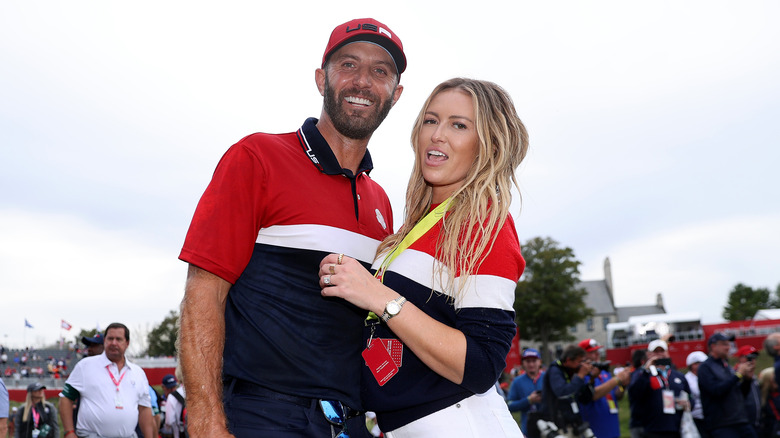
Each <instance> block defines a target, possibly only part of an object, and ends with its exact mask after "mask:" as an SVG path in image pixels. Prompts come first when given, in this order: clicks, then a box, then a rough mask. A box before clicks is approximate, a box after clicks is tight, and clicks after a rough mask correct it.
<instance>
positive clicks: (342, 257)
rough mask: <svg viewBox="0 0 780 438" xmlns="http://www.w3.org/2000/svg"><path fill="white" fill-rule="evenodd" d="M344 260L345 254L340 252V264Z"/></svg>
mask: <svg viewBox="0 0 780 438" xmlns="http://www.w3.org/2000/svg"><path fill="white" fill-rule="evenodd" d="M343 260H344V254H339V260H338V264H339V265H340V264H341V262H342V261H343Z"/></svg>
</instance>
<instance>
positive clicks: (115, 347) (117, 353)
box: [103, 328, 128, 362]
mask: <svg viewBox="0 0 780 438" xmlns="http://www.w3.org/2000/svg"><path fill="white" fill-rule="evenodd" d="M103 345H104V347H105V350H106V357H108V359H109V360H111V361H112V362H116V361H118V360H120V359H122V358H123V357H124V356H125V350H127V346H128V342H127V340H126V339H125V330H124V329H122V328H112V329H109V330H108V332H106V338H105V340H104V341H103Z"/></svg>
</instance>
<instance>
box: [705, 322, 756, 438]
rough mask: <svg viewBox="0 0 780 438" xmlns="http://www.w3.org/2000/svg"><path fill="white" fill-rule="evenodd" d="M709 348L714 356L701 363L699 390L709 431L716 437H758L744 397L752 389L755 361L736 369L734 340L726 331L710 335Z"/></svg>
mask: <svg viewBox="0 0 780 438" xmlns="http://www.w3.org/2000/svg"><path fill="white" fill-rule="evenodd" d="M707 348H709V351H710V356H709V357H708V358H707V360H705V361H704V363H702V364H701V365H700V366H699V389H700V390H701V403H702V408H703V409H704V424H705V427H706V429H707V431H708V432H709V433H710V435H711V436H712V437H713V438H728V437H734V438H737V437H743V438H744V437H748V438H749V437H755V436H756V433H755V430H754V429H753V427H751V426H750V424H749V423H748V417H747V412H745V396H744V394H745V393H747V391H748V390H749V389H750V388H749V385H750V381H749V380H747V379H746V375H748V374H751V375H752V373H753V371H754V370H755V366H756V364H755V362H743V363H740V364H738V365H737V368H736V372H735V370H734V369H732V368H731V367H730V366H729V363H728V361H727V359H728V356H729V350H730V349H731V342H730V341H729V338H728V337H727V336H726V335H724V334H723V333H715V334H713V335H712V336H710V338H709V339H708V340H707Z"/></svg>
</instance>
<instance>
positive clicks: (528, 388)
mask: <svg viewBox="0 0 780 438" xmlns="http://www.w3.org/2000/svg"><path fill="white" fill-rule="evenodd" d="M521 364H522V367H523V371H525V372H524V373H523V374H521V375H519V376H517V377H515V379H514V380H512V385H511V386H510V387H509V396H508V399H509V410H510V411H511V412H518V411H519V412H521V414H520V415H521V418H522V420H521V422H520V429H522V431H523V435H525V436H526V437H528V438H537V437H539V428H537V427H536V420H538V419H539V412H540V411H541V410H542V377H543V376H544V372H543V371H542V370H541V368H542V358H541V356H540V355H539V351H537V350H535V349H533V348H526V349H525V350H524V351H523V353H522V356H521ZM529 420H530V422H531V425H530V426H529V425H528V422H529Z"/></svg>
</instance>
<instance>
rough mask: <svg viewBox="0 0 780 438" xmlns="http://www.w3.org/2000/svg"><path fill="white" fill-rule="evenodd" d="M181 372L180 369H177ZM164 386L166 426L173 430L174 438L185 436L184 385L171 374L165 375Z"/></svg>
mask: <svg viewBox="0 0 780 438" xmlns="http://www.w3.org/2000/svg"><path fill="white" fill-rule="evenodd" d="M176 372H177V373H178V372H179V369H178V368H177V369H176ZM162 383H163V387H164V390H165V400H166V402H165V427H166V429H167V430H170V431H171V436H173V438H179V437H185V436H186V431H185V428H184V427H185V424H184V419H183V416H184V415H183V414H184V407H185V406H186V403H185V398H186V396H187V394H186V393H185V392H184V386H179V381H178V380H177V379H176V377H175V376H172V375H170V374H168V375H166V376H165V377H163V381H162Z"/></svg>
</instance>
